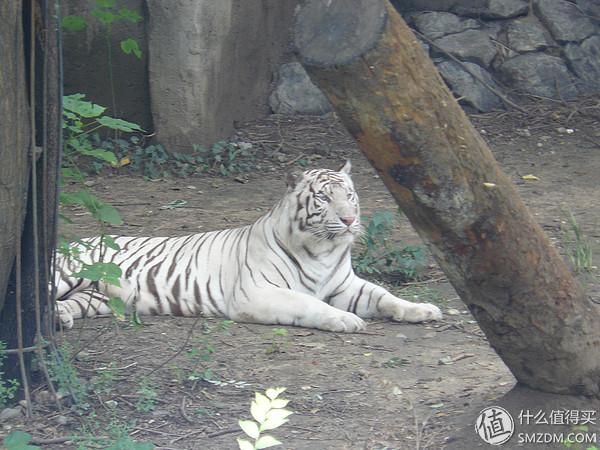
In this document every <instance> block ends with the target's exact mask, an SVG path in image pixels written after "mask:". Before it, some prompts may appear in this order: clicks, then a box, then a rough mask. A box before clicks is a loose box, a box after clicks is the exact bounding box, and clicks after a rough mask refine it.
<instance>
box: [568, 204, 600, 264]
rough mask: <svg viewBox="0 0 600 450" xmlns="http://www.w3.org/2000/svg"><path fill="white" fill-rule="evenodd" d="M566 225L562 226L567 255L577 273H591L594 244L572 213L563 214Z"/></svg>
mask: <svg viewBox="0 0 600 450" xmlns="http://www.w3.org/2000/svg"><path fill="white" fill-rule="evenodd" d="M563 214H564V215H565V217H566V220H565V225H566V226H561V229H562V233H563V242H564V243H565V247H566V249H567V255H568V257H569V260H570V261H571V264H573V267H574V269H575V271H576V272H577V273H581V272H591V271H592V269H593V266H594V261H593V251H592V243H591V240H590V239H589V237H588V236H586V235H585V233H584V232H583V230H582V229H581V226H580V225H579V223H578V222H577V219H576V218H575V216H574V215H573V213H572V212H571V211H567V212H563Z"/></svg>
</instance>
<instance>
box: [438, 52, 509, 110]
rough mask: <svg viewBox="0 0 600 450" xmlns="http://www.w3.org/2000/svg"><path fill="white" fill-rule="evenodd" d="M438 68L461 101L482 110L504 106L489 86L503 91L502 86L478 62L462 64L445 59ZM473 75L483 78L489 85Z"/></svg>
mask: <svg viewBox="0 0 600 450" xmlns="http://www.w3.org/2000/svg"><path fill="white" fill-rule="evenodd" d="M437 68H438V70H439V71H440V75H442V78H444V81H446V83H447V84H448V86H449V87H450V89H452V92H454V94H455V95H456V96H457V97H459V98H460V101H461V103H466V104H467V105H469V106H472V107H473V108H475V109H477V110H478V111H481V112H489V111H491V110H493V109H498V108H501V107H502V101H501V100H500V98H499V97H498V96H497V95H496V94H494V93H493V92H492V91H491V90H490V89H489V88H488V87H487V86H491V87H493V88H495V89H496V91H502V88H501V87H500V86H498V84H496V82H495V81H494V79H493V78H492V76H491V75H490V73H489V72H488V71H487V70H485V69H483V68H482V67H480V66H478V65H477V64H473V63H469V62H465V63H463V65H462V66H461V65H460V64H457V63H455V62H454V61H443V62H441V63H439V64H437ZM473 75H475V76H476V77H477V78H478V79H480V80H483V81H484V82H485V83H486V84H487V86H486V85H484V84H482V83H481V82H480V81H479V80H478V79H476V78H475V76H473Z"/></svg>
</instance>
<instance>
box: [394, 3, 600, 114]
mask: <svg viewBox="0 0 600 450" xmlns="http://www.w3.org/2000/svg"><path fill="white" fill-rule="evenodd" d="M393 3H394V5H395V6H396V8H397V9H398V10H399V11H400V12H401V13H402V14H403V16H404V18H405V19H406V21H407V22H408V24H409V25H410V26H411V27H412V28H413V29H414V30H415V31H416V32H417V36H418V37H422V42H423V45H424V47H425V49H426V50H427V51H428V52H429V54H430V55H431V57H432V58H433V60H434V61H435V63H436V66H437V68H438V70H439V71H440V73H441V75H442V77H443V78H444V80H445V81H446V82H447V83H448V85H449V86H450V87H451V89H452V90H453V91H454V93H455V95H456V96H457V97H459V98H461V102H462V103H463V104H465V105H468V106H469V107H471V108H474V109H476V110H479V111H489V110H491V109H495V108H500V107H502V101H501V100H500V98H499V97H498V96H497V95H495V94H494V93H493V92H492V91H491V90H490V89H488V88H486V87H485V86H484V85H483V84H482V83H481V82H480V81H481V80H482V81H484V82H485V84H487V85H489V86H491V87H492V88H493V89H495V90H497V91H498V92H501V93H503V94H506V93H509V94H511V93H526V94H531V95H535V96H540V97H549V98H553V99H566V100H568V99H573V98H575V97H576V96H578V95H586V94H591V93H597V92H599V91H600V0H577V1H575V0H573V1H567V0H531V1H526V0H395V1H394V2H393ZM449 55H451V56H449Z"/></svg>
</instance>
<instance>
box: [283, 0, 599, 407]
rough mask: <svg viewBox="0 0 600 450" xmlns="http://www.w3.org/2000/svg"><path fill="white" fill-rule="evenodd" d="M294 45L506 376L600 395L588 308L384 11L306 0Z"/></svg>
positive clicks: (375, 0)
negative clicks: (508, 372) (497, 357)
mask: <svg viewBox="0 0 600 450" xmlns="http://www.w3.org/2000/svg"><path fill="white" fill-rule="evenodd" d="M295 45H296V48H297V51H298V53H299V55H300V57H301V60H302V61H303V63H304V65H305V67H306V69H307V71H308V72H309V74H310V76H311V78H312V79H313V81H314V82H315V83H316V84H317V85H318V86H319V87H320V88H321V89H322V90H323V91H324V92H325V93H326V94H327V96H328V97H329V100H330V101H331V103H332V105H333V107H334V108H335V110H336V112H337V113H338V115H339V116H340V118H341V120H342V121H343V123H344V124H345V125H346V127H347V128H348V130H349V131H350V133H351V134H352V135H353V136H354V137H355V138H356V139H357V140H358V143H359V145H360V147H361V149H362V151H363V153H364V154H365V155H366V156H367V158H368V159H369V161H370V162H371V164H372V165H373V166H374V167H375V169H376V170H377V171H378V173H379V174H380V176H381V178H382V179H383V181H384V183H385V185H386V186H387V188H388V189H389V190H390V192H391V193H392V195H393V196H394V198H395V199H396V201H397V202H398V204H399V205H400V206H401V208H402V210H403V211H404V213H405V214H406V215H407V217H408V218H409V219H410V221H411V223H412V225H413V226H414V228H415V229H416V230H417V232H418V233H419V234H420V236H421V237H422V238H423V239H424V240H425V241H426V242H428V245H429V248H430V250H431V252H432V253H433V255H434V257H435V258H436V260H437V262H438V263H439V265H440V266H441V268H442V269H443V270H444V272H445V273H446V275H447V276H448V279H449V280H450V282H451V283H452V285H453V286H454V287H455V289H456V290H457V292H458V294H459V295H460V297H461V299H462V300H463V301H464V302H465V304H466V305H467V306H468V308H469V309H470V311H471V312H472V313H473V315H474V317H475V318H476V319H477V322H478V323H479V325H480V326H481V328H482V330H483V331H484V332H485V334H486V336H487V338H488V340H489V342H490V344H491V345H492V346H493V347H494V348H495V349H496V351H497V352H498V354H499V355H500V357H501V358H502V359H503V360H504V362H505V363H506V365H507V366H508V367H509V368H510V369H511V371H512V372H513V374H514V375H515V377H516V378H517V379H518V380H519V381H520V382H522V383H524V384H526V385H528V386H530V387H533V388H536V389H540V390H544V391H549V392H556V393H573V394H585V395H594V396H599V395H600V312H599V308H598V307H597V306H596V305H595V304H594V303H593V302H591V300H590V299H588V298H587V297H586V295H585V294H584V293H583V291H582V289H581V287H580V286H579V284H578V283H577V282H576V281H575V280H574V278H573V277H572V275H571V273H570V272H569V270H568V269H567V267H566V265H565V264H564V262H563V261H562V259H561V258H560V256H559V255H558V253H557V252H556V250H555V249H554V248H553V247H552V245H551V244H550V242H549V241H548V239H547V237H546V236H545V235H544V233H543V232H542V230H541V228H540V227H539V226H538V224H537V223H536V222H535V221H534V219H533V217H532V216H531V214H530V213H529V212H528V210H527V209H526V207H525V205H524V204H523V202H522V201H521V199H520V198H519V196H518V194H517V192H516V190H515V188H514V186H513V184H512V183H511V182H510V180H509V179H508V177H507V176H505V175H504V174H503V173H502V172H501V170H500V168H499V167H498V165H497V163H496V161H495V160H494V157H493V155H492V153H491V152H490V150H489V148H488V147H487V145H486V144H485V142H484V141H483V140H482V139H481V137H480V136H479V134H478V133H477V132H476V131H475V129H474V128H473V126H472V125H471V124H470V122H469V120H468V118H467V117H466V115H465V114H464V113H463V111H462V110H461V108H460V107H459V106H458V104H457V102H456V101H455V100H454V98H453V97H452V95H451V93H450V92H449V90H448V89H447V88H446V87H445V85H444V83H443V81H442V79H441V78H440V76H439V75H438V73H437V71H436V69H435V67H434V65H433V64H432V62H431V60H430V59H429V58H428V56H427V55H426V54H425V53H424V51H423V50H422V49H421V46H420V44H419V42H418V41H417V39H416V38H415V36H414V35H413V34H412V33H411V31H410V30H409V29H408V27H407V26H406V24H405V23H404V21H403V20H402V18H401V17H400V15H399V14H398V13H397V12H396V11H395V10H394V8H393V7H392V6H391V5H390V4H389V2H387V1H383V0H330V1H327V2H324V1H322V0H311V1H309V2H307V4H305V5H304V6H303V8H302V9H301V10H300V11H299V13H298V16H297V21H296V25H295Z"/></svg>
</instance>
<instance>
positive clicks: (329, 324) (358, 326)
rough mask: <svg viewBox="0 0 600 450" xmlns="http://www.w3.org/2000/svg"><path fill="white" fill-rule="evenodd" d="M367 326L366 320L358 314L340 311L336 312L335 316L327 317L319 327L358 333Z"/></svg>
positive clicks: (327, 329)
mask: <svg viewBox="0 0 600 450" xmlns="http://www.w3.org/2000/svg"><path fill="white" fill-rule="evenodd" d="M366 327H367V324H366V323H365V321H364V320H362V319H361V318H360V317H358V316H357V315H356V314H352V313H350V312H346V311H339V313H337V312H336V314H335V316H331V317H326V318H325V319H324V320H323V322H322V323H321V326H320V327H319V328H321V329H322V330H326V331H334V332H338V333H356V332H357V331H361V330H364V329H365V328H366Z"/></svg>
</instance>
